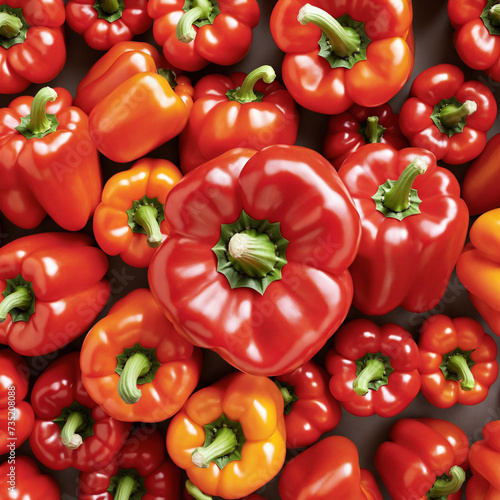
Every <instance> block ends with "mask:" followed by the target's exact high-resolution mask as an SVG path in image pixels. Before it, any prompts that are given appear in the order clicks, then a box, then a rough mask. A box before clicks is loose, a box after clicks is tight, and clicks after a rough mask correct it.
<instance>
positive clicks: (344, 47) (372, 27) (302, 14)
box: [271, 0, 413, 115]
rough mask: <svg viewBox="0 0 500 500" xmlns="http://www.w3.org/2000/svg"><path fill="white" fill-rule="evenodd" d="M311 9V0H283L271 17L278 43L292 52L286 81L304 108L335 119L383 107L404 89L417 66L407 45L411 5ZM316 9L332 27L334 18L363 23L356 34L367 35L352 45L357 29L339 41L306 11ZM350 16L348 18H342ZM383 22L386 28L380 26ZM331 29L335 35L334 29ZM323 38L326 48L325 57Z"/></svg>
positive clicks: (324, 4) (370, 1)
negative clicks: (361, 109)
mask: <svg viewBox="0 0 500 500" xmlns="http://www.w3.org/2000/svg"><path fill="white" fill-rule="evenodd" d="M305 4H306V1H305V0H279V1H278V3H277V4H276V6H275V7H274V10H273V13H272V15H271V33H272V35H273V38H274V41H275V42H276V44H277V45H278V47H279V48H280V49H281V50H282V51H284V52H285V53H286V55H285V58H284V60H283V68H282V72H283V81H284V83H285V86H286V88H287V89H288V91H289V92H290V94H292V96H293V98H294V99H295V100H296V101H297V102H298V103H299V104H300V105H301V106H304V107H305V108H307V109H310V110H311V111H315V112H318V113H326V114H331V115H335V114H339V113H342V112H344V111H346V110H347V109H349V108H350V107H351V106H352V104H353V103H356V104H359V105H361V106H368V107H374V106H380V105H382V104H384V103H386V102H387V101H388V100H389V99H390V98H391V97H393V96H394V95H395V94H396V93H397V92H398V91H399V90H401V88H402V87H403V85H404V84H405V83H406V81H407V80H408V78H409V76H410V74H411V71H412V67H413V55H412V52H411V50H410V47H409V46H408V43H407V41H406V39H407V37H408V34H409V30H410V28H411V23H412V18H413V15H412V9H411V5H410V4H411V2H407V1H406V0H396V1H388V0H375V1H374V0H362V1H360V2H344V1H340V0H333V1H328V0H312V1H311V2H309V3H308V4H307V5H308V7H307V8H306V10H301V9H302V8H303V7H304V5H305ZM310 5H312V6H313V7H318V8H319V9H321V10H323V11H324V12H325V13H327V14H328V18H329V23H330V24H333V22H334V20H332V19H331V18H332V17H333V18H335V19H337V21H339V22H340V24H341V25H342V26H346V25H348V26H351V25H352V20H353V19H355V20H356V21H358V22H360V23H362V24H361V26H358V27H357V28H356V31H357V32H358V33H359V32H362V34H363V36H361V38H360V36H359V34H358V35H355V38H356V36H357V39H355V40H350V39H349V36H348V35H350V36H351V37H352V35H353V34H354V33H353V31H354V29H353V28H349V29H351V32H350V33H348V34H344V37H347V40H346V39H345V38H344V40H335V39H334V38H333V37H332V35H330V34H328V35H327V33H326V31H325V28H324V27H323V26H322V27H321V28H320V27H319V25H316V24H315V21H314V19H313V18H312V17H313V16H312V14H311V16H310V15H309V13H308V12H306V11H308V10H310V7H309V6H310ZM346 14H347V16H349V18H348V19H347V18H344V17H342V18H341V16H344V15H346ZM310 17H311V18H310ZM322 17H323V18H325V17H326V16H325V15H324V14H323V15H322ZM339 18H340V19H339ZM380 18H383V19H384V23H383V24H381V23H380V21H377V19H380ZM298 19H301V20H300V21H299V20H298ZM309 21H311V22H309ZM307 22H309V24H307ZM328 29H331V30H332V31H335V30H334V28H333V27H331V28H328ZM365 32H366V35H365ZM323 33H325V34H324V35H323ZM366 36H367V37H368V39H366ZM320 39H321V40H322V43H323V46H324V50H322V51H321V53H320V50H319V48H318V42H319V41H320ZM328 39H330V43H328ZM351 45H352V46H351ZM332 46H333V48H334V49H333V51H332V49H331V47H332ZM320 54H321V55H320ZM322 54H325V55H324V56H323V55H322ZM344 54H345V57H344ZM327 57H328V58H329V59H330V61H331V62H330V61H329V60H327Z"/></svg>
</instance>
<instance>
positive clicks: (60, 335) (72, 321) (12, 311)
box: [0, 233, 110, 356]
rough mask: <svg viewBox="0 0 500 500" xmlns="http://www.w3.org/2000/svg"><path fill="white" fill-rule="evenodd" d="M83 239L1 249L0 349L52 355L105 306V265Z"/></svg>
mask: <svg viewBox="0 0 500 500" xmlns="http://www.w3.org/2000/svg"><path fill="white" fill-rule="evenodd" d="M91 243H92V239H91V238H90V237H89V236H87V235H84V234H67V233H40V234H34V235H31V236H24V237H22V238H18V239H17V240H14V241H12V242H11V243H8V244H7V245H5V246H4V247H2V248H1V249H0V290H1V294H2V297H1V301H0V343H2V344H8V345H9V346H10V347H11V348H12V349H13V350H14V351H16V352H17V353H19V354H22V355H24V356H41V355H43V354H47V353H49V352H53V351H55V350H57V349H60V348H61V347H64V346H65V345H66V344H68V343H69V342H71V341H72V340H74V339H75V338H76V337H78V336H79V335H81V334H82V333H83V332H84V331H86V330H87V329H88V328H89V327H90V325H91V324H92V323H93V322H94V319H95V318H96V316H97V315H98V314H99V313H100V312H101V310H102V308H103V307H104V306H105V305H106V302H107V301H108V298H109V295H110V286H109V283H108V282H107V281H106V280H104V279H103V277H104V275H105V274H106V271H107V270H108V260H107V259H106V256H105V255H104V253H103V252H101V250H99V249H98V248H94V247H91V246H90V244H91Z"/></svg>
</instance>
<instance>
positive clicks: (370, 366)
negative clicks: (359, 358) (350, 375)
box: [352, 359, 385, 396]
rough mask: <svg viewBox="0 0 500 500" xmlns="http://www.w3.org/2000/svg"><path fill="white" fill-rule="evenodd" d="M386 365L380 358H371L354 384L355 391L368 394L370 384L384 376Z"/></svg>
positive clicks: (362, 394)
mask: <svg viewBox="0 0 500 500" xmlns="http://www.w3.org/2000/svg"><path fill="white" fill-rule="evenodd" d="M384 373H385V366H384V363H382V361H380V359H369V360H368V361H367V362H366V364H365V367H364V368H363V369H362V370H361V372H360V374H359V375H358V376H357V377H356V380H354V382H353V384H352V388H353V389H354V392H355V393H356V394H358V395H359V396H364V395H366V394H368V390H369V389H368V384H369V383H370V382H373V381H375V380H379V379H381V378H382V377H383V376H384Z"/></svg>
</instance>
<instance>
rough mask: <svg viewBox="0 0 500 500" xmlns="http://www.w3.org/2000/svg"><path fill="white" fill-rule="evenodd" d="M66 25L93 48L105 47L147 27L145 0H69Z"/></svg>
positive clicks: (124, 39)
mask: <svg viewBox="0 0 500 500" xmlns="http://www.w3.org/2000/svg"><path fill="white" fill-rule="evenodd" d="M66 18H67V21H68V26H69V27H70V28H71V29H72V30H74V31H76V32H77V33H80V34H82V35H83V37H84V38H85V41H86V42H87V45H88V46H89V47H92V48H93V49H96V50H109V49H110V48H111V47H113V46H114V45H116V44H117V43H119V42H124V41H128V40H132V38H133V37H134V36H135V35H139V34H140V33H144V32H145V31H147V30H148V29H149V27H150V26H151V23H152V22H153V20H152V19H151V18H150V17H149V15H148V2H147V0H97V1H96V0H69V2H68V3H67V4H66Z"/></svg>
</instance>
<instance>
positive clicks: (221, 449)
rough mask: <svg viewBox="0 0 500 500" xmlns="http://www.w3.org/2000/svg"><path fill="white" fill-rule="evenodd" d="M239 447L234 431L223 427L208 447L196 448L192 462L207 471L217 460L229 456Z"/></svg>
mask: <svg viewBox="0 0 500 500" xmlns="http://www.w3.org/2000/svg"><path fill="white" fill-rule="evenodd" d="M237 445H238V439H237V438H236V434H235V433H234V431H233V430H232V429H229V428H227V427H222V428H221V429H219V431H218V432H217V434H216V436H215V439H214V440H213V441H212V442H211V443H210V444H209V445H208V446H206V447H205V446H202V447H200V448H196V450H194V451H193V453H192V454H191V460H192V461H193V464H194V465H196V467H201V468H202V469H206V468H207V467H209V466H210V462H211V461H212V460H214V459H216V458H220V457H224V456H225V455H229V454H230V453H231V452H232V451H233V450H234V449H235V448H236V446H237Z"/></svg>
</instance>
